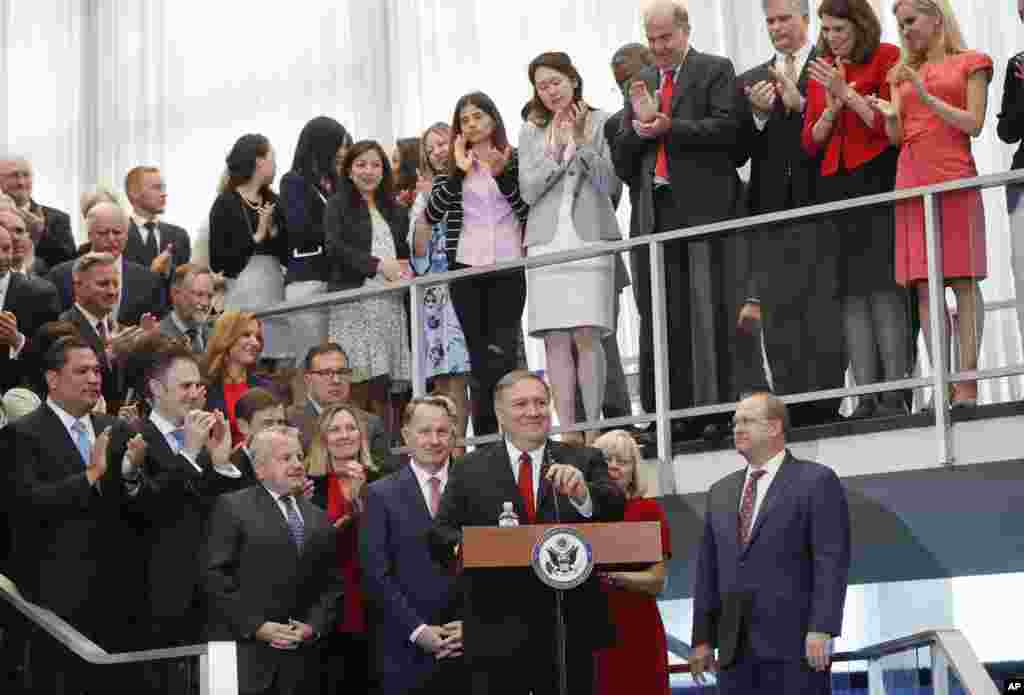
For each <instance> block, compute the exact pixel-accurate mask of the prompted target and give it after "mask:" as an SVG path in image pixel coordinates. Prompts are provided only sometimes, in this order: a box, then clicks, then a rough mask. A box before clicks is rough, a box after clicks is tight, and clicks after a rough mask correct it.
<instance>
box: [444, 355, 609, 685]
mask: <svg viewBox="0 0 1024 695" xmlns="http://www.w3.org/2000/svg"><path fill="white" fill-rule="evenodd" d="M550 396H551V394H550V390H549V389H548V386H547V384H546V383H545V382H544V381H543V380H542V379H541V378H540V377H538V376H536V375H534V374H532V373H530V372H527V371H513V372H510V373H508V374H506V375H505V376H504V377H503V378H502V379H501V381H499V382H498V384H497V386H496V387H495V390H494V407H495V412H496V414H497V416H498V423H499V424H500V425H501V429H502V431H503V432H504V434H505V438H504V440H503V441H501V442H499V443H497V444H492V445H489V446H484V447H480V448H478V449H476V450H475V451H473V452H472V453H471V454H469V455H468V456H466V458H465V459H464V460H463V461H462V463H460V464H458V465H456V466H453V467H452V468H451V470H450V473H449V476H450V477H449V479H448V485H447V486H446V487H445V491H444V495H443V497H442V498H441V507H440V511H439V512H438V514H437V517H436V518H435V521H434V527H433V529H432V530H431V532H430V543H431V549H432V552H433V553H434V555H435V557H436V558H437V559H438V560H439V561H440V562H441V563H442V564H444V565H446V566H451V565H452V564H454V562H455V560H456V558H457V556H458V552H459V546H460V543H461V542H462V528H463V527H464V526H497V525H498V516H499V515H500V514H501V513H502V508H503V505H504V503H506V502H511V503H512V506H513V508H514V510H515V512H516V514H517V515H518V517H519V523H520V524H534V523H536V524H553V523H559V522H562V523H567V524H570V523H572V524H576V523H586V522H592V521H621V520H622V513H623V507H624V504H625V499H624V498H623V496H622V493H621V492H620V491H619V490H618V488H617V487H616V486H615V485H614V484H613V483H612V482H611V480H610V479H609V477H608V467H607V465H606V463H605V461H604V457H603V455H602V454H601V452H600V451H598V450H597V449H591V448H583V447H572V446H566V445H563V444H560V443H558V442H553V441H551V440H549V439H548V433H549V432H550V429H551V407H550ZM463 579H464V581H465V585H464V587H465V591H466V609H465V613H464V615H465V618H464V620H463V637H464V645H465V658H466V663H467V666H468V668H469V671H470V676H471V679H472V687H471V688H470V692H473V693H487V694H488V695H498V694H501V695H505V694H508V695H526V694H527V693H530V692H531V691H532V692H533V694H534V695H554V694H555V693H557V692H558V672H559V669H558V662H557V656H556V651H557V650H556V639H555V630H556V624H557V615H556V613H555V605H556V604H555V601H556V598H555V592H554V591H553V590H551V589H549V588H548V587H547V586H545V585H544V584H542V583H541V582H540V580H539V579H537V577H536V576H535V575H534V573H533V571H532V570H531V569H530V568H529V567H526V568H515V569H476V570H470V571H467V572H466V573H465V574H464V576H463ZM563 609H564V613H565V625H566V666H567V671H566V672H567V674H568V675H567V680H568V692H569V693H572V694H573V695H592V693H593V652H594V651H595V650H597V649H600V648H601V647H605V646H610V645H611V644H612V643H614V641H615V631H614V628H613V626H612V624H611V621H610V618H609V614H608V604H607V601H606V599H605V597H604V595H603V594H602V592H601V589H600V587H599V585H598V580H597V577H596V576H593V575H592V576H591V577H590V578H589V579H587V580H586V581H585V582H584V583H583V584H581V585H580V586H578V587H577V588H575V589H573V590H571V591H567V592H565V594H564V601H563Z"/></svg>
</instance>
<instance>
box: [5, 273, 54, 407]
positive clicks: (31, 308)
mask: <svg viewBox="0 0 1024 695" xmlns="http://www.w3.org/2000/svg"><path fill="white" fill-rule="evenodd" d="M10 278H11V280H10V284H8V286H7V294H6V295H5V296H4V302H3V306H0V309H2V310H3V311H10V312H11V313H13V314H14V315H15V317H16V318H17V321H18V330H19V331H20V332H21V333H22V335H24V336H25V346H24V347H23V348H22V354H27V353H26V352H25V351H26V350H28V349H29V348H28V344H29V341H31V340H32V337H33V336H35V334H36V331H38V330H39V327H40V326H42V325H43V324H44V323H47V322H49V321H56V320H57V315H58V314H59V313H60V303H59V301H58V299H57V288H55V287H54V286H53V283H51V282H48V281H46V280H44V279H42V278H33V277H28V276H25V275H22V274H21V273H10ZM27 368H29V365H27V364H26V363H25V362H24V361H23V360H22V359H17V360H12V359H11V358H10V351H9V350H7V349H0V391H6V390H7V389H9V388H12V387H14V386H17V385H19V384H21V383H22V382H24V381H25V380H26V379H28V378H32V377H35V376H36V375H34V374H27V373H26V372H25V370H26V369H27Z"/></svg>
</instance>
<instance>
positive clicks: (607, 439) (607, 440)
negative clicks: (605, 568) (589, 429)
mask: <svg viewBox="0 0 1024 695" xmlns="http://www.w3.org/2000/svg"><path fill="white" fill-rule="evenodd" d="M594 446H595V447H597V448H598V449H600V450H601V451H603V452H604V455H605V458H606V459H607V460H608V475H609V476H610V477H611V479H612V480H613V481H615V484H616V485H618V486H619V487H621V488H622V490H623V492H624V493H625V495H626V512H625V515H624V517H623V521H657V522H659V523H660V524H661V548H662V553H663V554H664V556H665V560H668V558H669V557H671V555H672V544H671V540H670V538H669V529H668V521H667V520H666V519H665V512H664V510H662V508H661V505H660V504H658V502H657V500H655V499H651V498H645V497H644V496H643V492H644V491H643V486H642V485H641V484H640V483H639V481H638V480H637V466H638V465H639V463H640V449H639V448H638V447H637V445H636V442H635V441H633V438H632V437H631V436H630V435H629V433H628V432H626V431H625V430H614V431H612V432H608V433H607V434H604V435H602V436H601V437H599V438H598V439H597V441H595V442H594ZM665 576H666V571H665V561H664V560H663V561H662V562H658V563H656V564H654V565H651V566H650V567H649V568H647V569H645V570H642V571H638V572H604V573H602V575H601V579H602V586H603V587H604V590H605V593H606V595H607V596H608V608H609V610H610V612H611V616H612V622H613V623H614V625H615V631H616V635H617V640H616V641H617V645H616V646H615V647H610V648H608V649H602V650H600V651H599V652H597V657H596V659H595V664H594V676H595V680H596V687H595V689H594V692H595V693H597V694H598V695H621V694H622V693H628V694H629V695H654V694H655V693H656V694H657V695H667V694H668V692H669V685H668V647H667V644H666V640H665V626H664V625H663V624H662V622H661V613H659V612H658V603H657V601H656V600H655V599H656V597H657V596H658V594H660V593H661V591H662V589H664V588H665Z"/></svg>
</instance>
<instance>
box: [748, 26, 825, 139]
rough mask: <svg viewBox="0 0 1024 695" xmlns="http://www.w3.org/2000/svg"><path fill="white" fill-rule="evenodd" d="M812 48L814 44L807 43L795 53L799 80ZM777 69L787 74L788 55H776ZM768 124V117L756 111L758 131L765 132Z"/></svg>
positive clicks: (755, 119)
mask: <svg viewBox="0 0 1024 695" xmlns="http://www.w3.org/2000/svg"><path fill="white" fill-rule="evenodd" d="M811 48H813V46H812V44H811V43H810V42H807V43H805V44H804V45H803V48H801V49H800V50H798V51H797V52H796V53H794V55H795V56H796V61H794V64H795V67H796V77H797V80H799V79H800V74H801V73H802V72H803V71H804V66H805V65H806V64H807V59H808V58H809V57H810V55H811ZM775 67H776V68H778V69H779V70H782V71H783V72H785V70H786V54H785V53H776V54H775ZM775 98H776V99H781V98H782V97H780V96H778V95H776V96H775ZM805 103H806V102H805ZM767 123H768V118H767V117H765V116H762V115H760V114H759V113H758V112H757V111H754V125H755V126H756V127H757V129H758V130H764V127H765V125H766V124H767Z"/></svg>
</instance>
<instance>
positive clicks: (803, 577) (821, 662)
mask: <svg viewBox="0 0 1024 695" xmlns="http://www.w3.org/2000/svg"><path fill="white" fill-rule="evenodd" d="M786 419H787V418H786V406H785V404H784V403H783V402H782V401H781V400H779V399H778V398H777V397H776V396H773V395H771V394H769V393H765V392H761V393H757V394H754V395H753V396H750V397H749V398H746V399H745V400H743V401H742V402H740V404H739V406H738V407H737V408H736V417H735V425H734V432H735V438H736V450H737V451H738V452H739V453H740V454H741V455H742V456H743V457H744V458H745V459H746V460H747V463H748V465H747V467H746V468H745V469H743V470H740V471H736V472H735V473H732V474H731V475H728V476H726V477H725V478H722V479H721V480H719V481H718V482H717V483H715V484H714V485H712V486H711V489H710V490H708V495H707V511H706V513H705V519H704V521H705V523H704V537H703V540H702V542H701V546H700V554H699V556H698V568H697V585H696V587H695V589H694V605H693V616H694V617H693V638H692V644H693V653H692V655H691V657H690V665H691V671H692V673H693V675H694V678H695V679H696V680H697V681H698V682H703V674H704V672H706V671H708V670H714V669H716V668H719V665H720V670H719V679H718V686H719V691H720V692H722V693H723V694H724V695H740V694H743V695H746V693H753V692H757V693H764V694H765V695H818V694H821V695H825V694H827V693H829V692H830V691H831V688H830V674H829V661H830V655H831V649H832V638H833V637H835V636H837V635H839V634H840V631H841V629H842V625H843V602H844V601H845V598H846V585H847V576H848V574H849V569H850V515H849V509H848V508H847V504H846V493H845V492H844V491H843V486H842V484H841V483H840V482H839V478H838V477H837V476H836V474H835V472H833V471H832V469H830V468H828V467H826V466H823V465H821V464H820V463H815V462H814V461H803V460H801V459H798V458H796V457H794V456H793V455H792V454H790V453H789V452H788V451H787V450H786ZM716 647H717V648H718V659H717V663H716V660H715V657H714V650H715V648H716Z"/></svg>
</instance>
